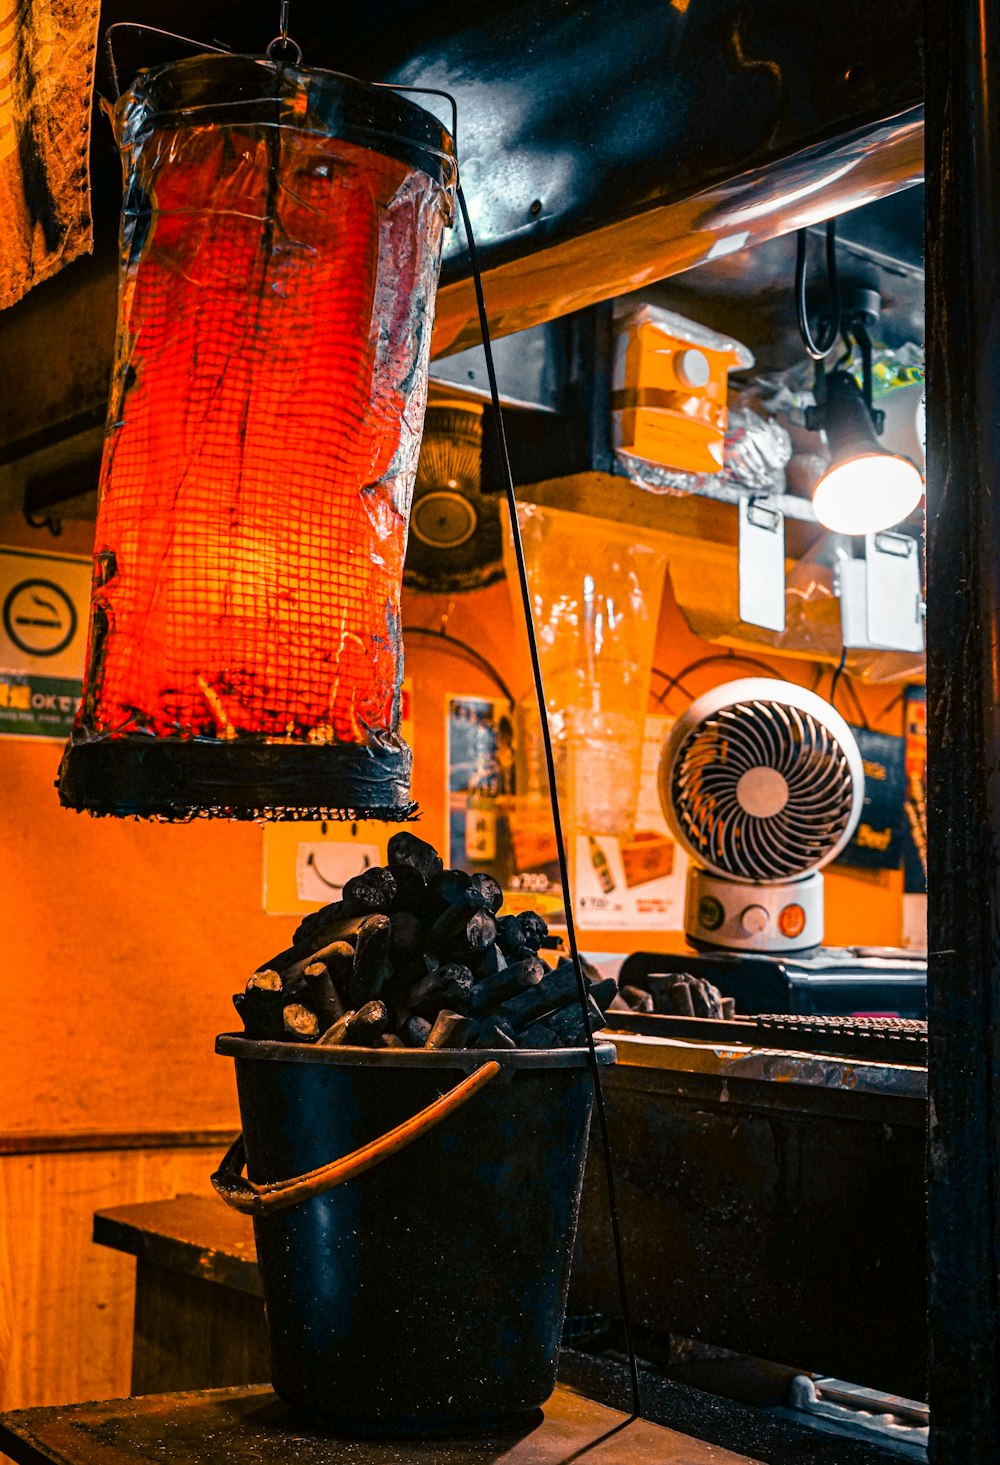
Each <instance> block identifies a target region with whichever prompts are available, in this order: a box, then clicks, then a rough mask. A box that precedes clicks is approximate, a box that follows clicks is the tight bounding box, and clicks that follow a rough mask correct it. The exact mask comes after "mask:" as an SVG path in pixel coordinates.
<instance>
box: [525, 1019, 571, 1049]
mask: <svg viewBox="0 0 1000 1465" xmlns="http://www.w3.org/2000/svg"><path fill="white" fill-rule="evenodd" d="M516 1036H517V1046H518V1047H519V1048H558V1047H559V1046H560V1044H559V1040H558V1038H557V1037H556V1035H555V1033H554V1032H553V1031H552V1029H551V1028H549V1027H546V1025H545V1024H544V1023H543V1022H533V1023H531V1024H530V1026H529V1027H526V1028H522V1029H521V1031H520V1032H519V1033H518V1034H517V1035H516Z"/></svg>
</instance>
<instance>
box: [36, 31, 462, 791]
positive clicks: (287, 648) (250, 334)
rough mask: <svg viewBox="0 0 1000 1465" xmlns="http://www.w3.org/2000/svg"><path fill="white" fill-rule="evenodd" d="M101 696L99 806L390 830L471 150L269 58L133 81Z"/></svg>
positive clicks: (401, 785) (89, 768)
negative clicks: (362, 820)
mask: <svg viewBox="0 0 1000 1465" xmlns="http://www.w3.org/2000/svg"><path fill="white" fill-rule="evenodd" d="M116 124H117V130H118V136H119V142H120V146H121V148H122V153H123V158H124V161H125V168H126V188H125V203H124V208H123V218H122V262H121V275H120V283H119V306H118V336H117V348H116V360H115V371H114V378H113V383H112V392H111V402H110V411H109V419H108V428H107V436H106V444H105V452H104V463H103V469H102V474H101V492H100V507H99V512H98V520H97V535H96V542H95V572H94V589H93V602H92V617H91V633H90V645H89V652H88V661H87V670H86V677H85V684H84V697H83V703H82V706H81V709H80V713H79V715H78V718H77V722H76V727H75V729H74V733H73V737H72V739H71V742H70V745H69V747H68V749H67V753H66V755H65V757H64V760H63V767H62V769H61V772H60V797H61V798H62V800H63V802H64V803H66V804H69V805H71V806H73V807H76V808H89V809H91V810H92V811H94V812H98V813H120V814H126V813H138V814H153V815H159V816H161V817H178V816H184V815H186V814H189V813H192V812H196V811H197V812H207V813H218V814H225V815H228V816H229V817H257V816H260V815H272V816H274V815H276V816H278V817H280V816H282V815H284V814H287V815H297V814H301V813H302V812H304V811H307V812H310V813H313V814H315V815H317V816H321V817H329V816H337V815H349V816H351V817H360V816H364V815H368V816H376V817H377V816H382V817H391V818H399V817H403V816H405V814H406V813H407V812H408V811H409V808H410V803H409V771H410V753H409V749H408V748H407V747H406V745H405V743H404V742H403V741H402V739H401V737H400V735H399V715H400V684H401V678H402V643H401V638H400V609H399V602H400V589H401V580H402V570H403V557H404V553H405V549H406V535H407V524H408V517H409V509H410V498H411V492H412V486H413V479H414V474H415V471H416V466H417V456H418V452H419V446H420V434H421V427H422V423H423V415H424V405H425V399H426V379H427V360H428V352H429V345H430V334H431V324H432V318H433V307H434V295H435V290H436V285H437V276H438V269H439V264H440V256H441V244H442V236H443V229H444V226H445V225H446V224H447V223H448V222H450V209H451V187H452V183H453V173H454V170H453V164H452V160H451V140H450V138H449V137H448V136H447V134H446V133H444V131H443V130H442V128H441V125H440V123H438V121H437V120H436V118H434V117H432V116H431V115H430V114H429V113H427V112H425V111H424V110H423V109H422V108H419V107H416V106H414V105H412V104H411V103H409V102H407V101H404V100H402V99H401V98H400V97H399V96H398V95H396V94H395V93H393V92H391V91H385V90H381V89H376V88H373V87H369V86H366V85H364V84H363V83H360V82H357V81H353V80H351V79H349V78H345V77H340V76H337V75H335V74H333V73H329V72H307V71H303V70H299V69H295V68H288V67H279V66H277V65H274V64H272V63H271V62H268V61H259V60H255V59H252V58H248V57H229V56H223V57H195V58H194V59H192V60H188V61H183V62H180V63H178V64H176V65H173V66H169V67H163V68H161V69H159V70H157V71H154V72H150V73H145V74H143V75H141V76H140V78H139V80H138V81H137V83H136V84H135V85H134V87H133V89H132V91H131V92H130V93H128V94H126V95H125V96H124V97H123V98H122V100H121V102H120V103H119V104H118V107H117V109H116Z"/></svg>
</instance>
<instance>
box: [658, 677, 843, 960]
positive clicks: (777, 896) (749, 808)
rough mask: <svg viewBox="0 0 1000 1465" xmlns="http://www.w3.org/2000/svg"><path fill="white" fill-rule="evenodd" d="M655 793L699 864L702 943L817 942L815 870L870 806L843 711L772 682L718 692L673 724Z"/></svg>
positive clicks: (692, 911) (696, 936) (688, 927)
mask: <svg viewBox="0 0 1000 1465" xmlns="http://www.w3.org/2000/svg"><path fill="white" fill-rule="evenodd" d="M659 792H660V803H661V804H662V805H663V812H664V814H665V815H666V818H667V821H668V823H669V824H670V827H671V828H672V830H673V831H674V834H675V835H676V837H677V839H678V840H679V841H680V843H681V844H682V845H683V846H684V848H685V849H686V850H687V851H688V853H689V854H690V855H691V856H692V858H693V860H694V861H695V862H696V863H695V864H693V865H692V866H691V868H690V871H689V874H688V887H687V901H686V906H685V912H684V929H685V931H686V933H687V936H688V939H689V940H690V941H691V942H692V943H693V944H694V945H695V946H722V947H728V948H731V949H734V950H742V951H762V952H783V951H801V950H804V949H805V948H807V947H811V946H818V945H820V943H821V942H822V940H823V877H822V875H821V874H820V873H819V872H820V870H821V869H822V867H823V866H824V865H826V864H829V862H830V861H831V860H832V859H835V858H836V856H837V855H838V854H840V852H841V850H843V848H844V846H845V845H846V844H847V842H848V841H849V840H850V838H851V835H852V834H853V833H854V830H855V827H856V825H857V822H858V819H859V817H860V814H861V805H862V801H863V798H864V768H863V765H862V761H861V753H860V751H859V749H858V745H857V742H856V741H855V738H854V735H853V733H852V732H851V729H850V728H849V727H848V726H847V723H846V722H845V721H844V719H843V718H842V717H841V716H840V714H839V712H837V711H836V709H835V708H833V707H831V706H830V704H829V703H828V702H824V701H823V699H822V697H817V696H816V695H815V693H813V692H807V691H806V690H805V689H804V688H802V687H796V686H794V685H792V684H791V683H790V682H781V681H777V680H774V681H772V680H770V679H768V678H766V677H752V678H748V679H746V680H744V681H736V682H727V683H725V684H724V685H723V686H721V687H716V688H715V690H714V691H712V692H708V693H707V694H706V695H705V696H704V697H699V698H698V699H697V701H696V702H694V703H693V704H692V705H691V707H689V708H688V710H687V711H686V712H685V713H684V715H683V716H682V717H680V718H678V720H677V722H676V723H675V724H674V727H673V729H672V731H671V733H670V736H669V738H668V739H667V742H666V744H665V745H664V749H663V753H662V754H661V757H660V769H659Z"/></svg>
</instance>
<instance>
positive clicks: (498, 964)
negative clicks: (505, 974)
mask: <svg viewBox="0 0 1000 1465" xmlns="http://www.w3.org/2000/svg"><path fill="white" fill-rule="evenodd" d="M506 967H507V958H506V957H505V956H504V954H503V952H502V951H501V950H500V948H499V946H498V945H497V944H496V942H495V941H494V943H493V945H492V946H487V948H486V950H485V951H484V952H483V954H482V956H481V957H480V958H479V960H478V962H477V963H476V980H477V981H483V980H484V979H485V978H486V977H495V976H496V974H497V972H502V971H505V970H506Z"/></svg>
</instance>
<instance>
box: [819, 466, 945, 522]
mask: <svg viewBox="0 0 1000 1465" xmlns="http://www.w3.org/2000/svg"><path fill="white" fill-rule="evenodd" d="M923 491H924V485H923V480H922V478H921V477H920V474H919V473H918V471H917V469H916V468H915V467H914V466H913V464H912V463H910V462H908V461H907V460H906V458H896V457H894V456H892V455H891V454H890V453H863V454H860V455H859V456H857V457H854V458H847V459H842V460H841V461H840V462H839V463H834V464H833V465H832V466H831V467H830V468H828V469H827V471H826V472H825V473H824V474H823V477H822V478H821V479H820V480H819V482H818V483H817V485H816V487H815V488H814V489H813V508H814V509H815V510H816V517H817V519H818V520H819V522H820V523H821V524H822V525H823V527H824V528H825V529H830V530H832V531H833V533H835V534H875V533H877V532H878V531H879V530H880V529H891V528H892V526H893V525H894V524H899V523H900V522H901V521H902V520H903V519H905V518H906V517H907V516H908V515H909V514H911V513H912V512H913V510H914V509H915V508H916V507H917V505H918V504H919V502H920V497H921V494H922V493H923Z"/></svg>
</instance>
